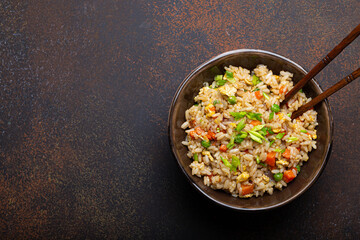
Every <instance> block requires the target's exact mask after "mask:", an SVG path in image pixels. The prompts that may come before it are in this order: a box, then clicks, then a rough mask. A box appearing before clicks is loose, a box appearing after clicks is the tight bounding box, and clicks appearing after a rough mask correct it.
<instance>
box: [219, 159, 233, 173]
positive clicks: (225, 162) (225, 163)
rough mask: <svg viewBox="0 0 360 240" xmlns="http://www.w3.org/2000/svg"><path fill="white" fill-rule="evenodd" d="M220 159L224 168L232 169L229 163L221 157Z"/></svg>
mask: <svg viewBox="0 0 360 240" xmlns="http://www.w3.org/2000/svg"><path fill="white" fill-rule="evenodd" d="M220 158H221V161H222V162H223V163H224V165H225V166H226V167H228V168H230V169H231V170H232V169H233V167H232V165H231V164H230V163H229V161H228V160H227V159H226V158H223V157H221V156H220Z"/></svg>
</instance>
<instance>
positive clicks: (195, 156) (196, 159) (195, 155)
mask: <svg viewBox="0 0 360 240" xmlns="http://www.w3.org/2000/svg"><path fill="white" fill-rule="evenodd" d="M194 161H197V162H198V161H199V157H198V154H197V153H195V154H194Z"/></svg>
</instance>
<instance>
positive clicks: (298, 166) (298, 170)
mask: <svg viewBox="0 0 360 240" xmlns="http://www.w3.org/2000/svg"><path fill="white" fill-rule="evenodd" d="M296 169H297V172H298V173H299V172H300V165H297V166H296Z"/></svg>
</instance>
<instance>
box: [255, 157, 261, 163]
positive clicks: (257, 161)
mask: <svg viewBox="0 0 360 240" xmlns="http://www.w3.org/2000/svg"><path fill="white" fill-rule="evenodd" d="M256 163H257V164H259V163H260V158H259V156H256Z"/></svg>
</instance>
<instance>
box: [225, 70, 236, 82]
mask: <svg viewBox="0 0 360 240" xmlns="http://www.w3.org/2000/svg"><path fill="white" fill-rule="evenodd" d="M225 77H226V79H227V80H228V81H229V82H231V83H234V82H235V79H234V73H232V72H230V71H226V73H225Z"/></svg>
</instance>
